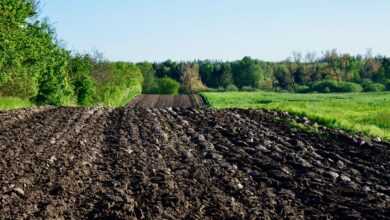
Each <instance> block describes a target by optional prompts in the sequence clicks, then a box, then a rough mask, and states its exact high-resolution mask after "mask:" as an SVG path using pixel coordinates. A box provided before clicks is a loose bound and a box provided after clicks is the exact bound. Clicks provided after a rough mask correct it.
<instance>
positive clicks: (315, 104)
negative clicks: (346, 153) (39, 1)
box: [202, 92, 390, 139]
mask: <svg viewBox="0 0 390 220" xmlns="http://www.w3.org/2000/svg"><path fill="white" fill-rule="evenodd" d="M202 95H203V96H204V97H205V98H206V99H207V100H208V102H209V104H210V105H211V106H212V107H214V108H267V109H277V110H281V111H288V112H291V113H295V114H299V115H304V116H307V117H308V118H310V119H312V120H314V121H317V122H318V123H320V124H323V125H326V126H328V127H332V128H343V129H346V130H350V131H354V132H363V133H365V134H368V135H372V136H378V137H383V138H386V139H390V93H389V92H382V93H344V94H294V93H273V92H220V93H218V92H206V93H202Z"/></svg>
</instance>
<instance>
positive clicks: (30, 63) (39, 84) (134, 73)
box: [0, 0, 143, 106]
mask: <svg viewBox="0 0 390 220" xmlns="http://www.w3.org/2000/svg"><path fill="white" fill-rule="evenodd" d="M37 11H38V10H37V1H35V0H4V1H1V2H0V14H1V18H0V97H17V98H18V99H15V100H28V101H29V102H30V101H31V102H33V103H34V104H37V105H55V106H74V105H80V106H91V105H99V104H101V105H107V106H120V105H124V104H126V103H127V102H128V101H130V100H131V99H132V98H133V97H134V96H135V95H138V94H140V93H141V92H142V81H143V77H142V73H141V71H140V70H139V68H138V67H137V66H136V65H134V64H130V63H112V62H108V61H103V60H102V59H101V57H98V56H96V57H93V56H90V55H81V54H76V55H75V54H73V53H71V52H70V51H68V50H66V49H65V48H63V47H61V45H60V44H59V41H58V40H57V38H56V33H55V31H54V29H53V28H52V27H51V26H50V25H49V24H48V22H46V21H41V20H39V19H38V18H39V16H37V15H38V14H37ZM2 100H3V99H1V102H2V106H7V103H6V101H2ZM4 100H5V99H4ZM7 100H8V98H7ZM3 102H4V103H3ZM26 102H27V101H26Z"/></svg>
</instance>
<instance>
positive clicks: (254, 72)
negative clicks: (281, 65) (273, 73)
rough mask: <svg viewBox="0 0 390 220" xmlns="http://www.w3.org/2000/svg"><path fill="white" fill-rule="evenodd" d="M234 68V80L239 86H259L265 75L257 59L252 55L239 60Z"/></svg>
mask: <svg viewBox="0 0 390 220" xmlns="http://www.w3.org/2000/svg"><path fill="white" fill-rule="evenodd" d="M235 66H236V68H235V69H234V82H235V84H236V85H237V86H238V87H240V88H241V87H243V86H251V87H253V88H257V87H258V85H259V82H260V79H262V77H263V71H262V69H261V67H260V65H258V64H257V63H256V62H255V60H253V59H251V58H250V57H244V58H243V59H242V60H241V61H240V62H238V63H237V64H236V65H235Z"/></svg>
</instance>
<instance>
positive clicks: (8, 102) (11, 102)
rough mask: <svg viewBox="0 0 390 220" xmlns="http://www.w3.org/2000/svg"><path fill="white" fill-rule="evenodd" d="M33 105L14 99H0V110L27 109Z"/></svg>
mask: <svg viewBox="0 0 390 220" xmlns="http://www.w3.org/2000/svg"><path fill="white" fill-rule="evenodd" d="M32 106H33V104H32V103H31V102H30V101H28V100H23V99H20V98H15V97H0V110H10V109H17V108H29V107H32Z"/></svg>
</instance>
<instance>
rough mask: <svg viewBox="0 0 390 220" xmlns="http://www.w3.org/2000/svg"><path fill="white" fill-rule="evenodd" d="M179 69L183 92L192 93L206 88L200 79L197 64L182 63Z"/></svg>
mask: <svg viewBox="0 0 390 220" xmlns="http://www.w3.org/2000/svg"><path fill="white" fill-rule="evenodd" d="M181 69H182V77H181V81H182V87H183V92H184V93H188V94H192V93H194V92H199V91H201V90H204V89H205V88H206V87H205V86H204V85H203V83H202V81H201V80H200V76H199V65H198V64H183V65H182V67H181Z"/></svg>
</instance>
